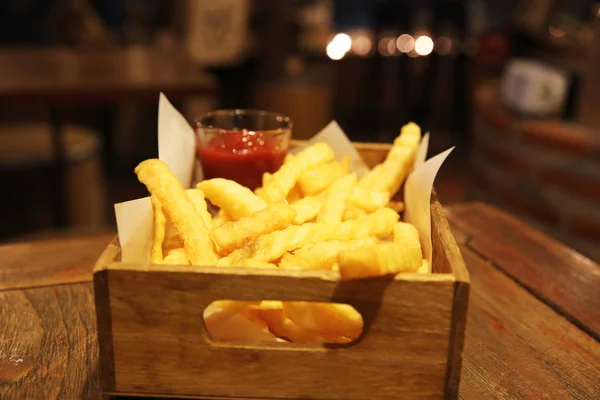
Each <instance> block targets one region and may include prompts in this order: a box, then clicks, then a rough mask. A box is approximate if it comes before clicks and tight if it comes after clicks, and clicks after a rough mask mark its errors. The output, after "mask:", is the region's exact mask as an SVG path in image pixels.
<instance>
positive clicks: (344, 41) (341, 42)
mask: <svg viewBox="0 0 600 400" xmlns="http://www.w3.org/2000/svg"><path fill="white" fill-rule="evenodd" d="M332 42H336V43H337V44H338V46H339V47H340V49H344V53H346V52H347V51H348V50H350V47H352V39H350V36H348V35H346V34H345V33H338V34H337V35H335V37H334V38H333V40H332Z"/></svg>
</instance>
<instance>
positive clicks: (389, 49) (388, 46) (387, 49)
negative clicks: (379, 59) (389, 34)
mask: <svg viewBox="0 0 600 400" xmlns="http://www.w3.org/2000/svg"><path fill="white" fill-rule="evenodd" d="M377 50H379V54H381V55H382V56H384V57H387V56H391V55H392V54H394V51H395V50H396V41H395V40H394V39H392V38H383V39H381V40H380V41H379V44H378V45H377Z"/></svg>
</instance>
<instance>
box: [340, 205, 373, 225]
mask: <svg viewBox="0 0 600 400" xmlns="http://www.w3.org/2000/svg"><path fill="white" fill-rule="evenodd" d="M363 215H367V212H366V211H364V210H361V209H360V208H358V207H356V206H355V205H354V204H353V203H351V202H350V201H347V202H346V208H345V210H344V216H343V217H342V221H349V220H352V219H358V218H359V217H362V216H363Z"/></svg>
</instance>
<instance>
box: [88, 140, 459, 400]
mask: <svg viewBox="0 0 600 400" xmlns="http://www.w3.org/2000/svg"><path fill="white" fill-rule="evenodd" d="M356 147H357V149H358V150H359V151H360V152H361V155H362V156H363V158H364V159H365V161H366V162H367V164H369V165H371V166H372V165H374V164H377V163H378V162H380V161H381V160H382V159H383V158H385V154H386V152H387V150H388V149H389V146H387V145H376V144H356ZM432 198H433V199H432V207H431V217H432V218H431V222H432V239H433V260H434V262H433V271H434V273H433V274H431V275H420V274H400V275H398V276H396V277H382V278H374V279H365V280H357V281H347V282H341V281H338V277H339V275H338V273H337V272H333V271H317V270H315V271H291V270H269V269H249V268H218V267H194V268H193V269H192V268H190V267H189V266H172V265H153V266H148V265H135V264H125V263H121V262H120V248H119V244H118V240H117V239H115V240H114V241H113V242H112V243H111V244H110V245H109V246H108V248H107V249H106V250H105V251H104V253H103V254H102V255H101V257H100V259H99V260H98V262H97V264H96V266H95V268H94V287H95V301H96V312H97V318H98V337H99V343H100V361H101V371H102V383H103V389H104V392H105V393H107V394H117V395H137V396H140V395H152V396H161V397H169V396H173V397H190V398H210V399H238V400H239V399H321V400H325V399H328V400H329V399H344V400H354V399H356V400H358V399H364V400H371V399H378V400H380V399H404V398H406V399H408V398H442V397H447V398H457V396H458V385H459V379H460V369H461V360H462V349H463V340H464V330H465V321H466V313H467V303H468V296H469V274H468V272H467V270H466V268H465V265H464V262H463V259H462V257H461V255H460V252H459V249H458V247H457V245H456V242H455V240H454V237H453V236H452V233H451V231H450V228H449V226H448V223H447V221H446V217H445V215H444V212H443V209H442V208H441V206H440V204H439V202H438V201H437V199H436V198H435V194H434V195H433V196H432ZM220 299H233V300H285V301H324V302H337V303H346V304H351V305H352V306H354V307H355V308H356V309H357V310H358V311H359V312H360V313H361V314H362V316H363V319H364V332H363V335H362V336H361V337H360V338H359V339H358V340H357V341H355V342H354V343H351V344H349V345H331V344H326V345H306V344H294V343H268V344H267V343H265V344H248V343H245V344H239V343H231V342H219V341H213V340H212V339H211V338H210V337H209V335H208V333H207V331H206V328H205V327H204V323H203V318H202V313H203V311H204V309H205V308H206V307H207V306H208V305H209V304H210V303H211V302H212V301H214V300H220Z"/></svg>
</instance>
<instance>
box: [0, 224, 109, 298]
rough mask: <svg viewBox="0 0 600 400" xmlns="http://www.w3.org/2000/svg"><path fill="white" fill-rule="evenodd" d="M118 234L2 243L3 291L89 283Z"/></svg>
mask: <svg viewBox="0 0 600 400" xmlns="http://www.w3.org/2000/svg"><path fill="white" fill-rule="evenodd" d="M113 237H114V234H110V235H99V236H89V237H83V238H81V237H80V238H68V239H58V240H40V241H35V242H27V243H15V244H8V245H4V246H0V260H2V262H0V290H6V289H19V288H27V287H39V286H47V285H53V284H56V283H74V282H89V281H90V280H91V279H92V268H93V266H94V263H95V262H96V260H97V259H98V255H99V254H101V253H102V251H103V250H104V249H105V248H106V246H107V245H108V243H110V241H111V240H112V239H113Z"/></svg>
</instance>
